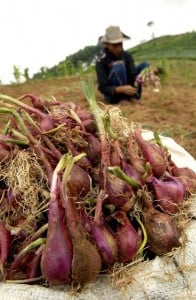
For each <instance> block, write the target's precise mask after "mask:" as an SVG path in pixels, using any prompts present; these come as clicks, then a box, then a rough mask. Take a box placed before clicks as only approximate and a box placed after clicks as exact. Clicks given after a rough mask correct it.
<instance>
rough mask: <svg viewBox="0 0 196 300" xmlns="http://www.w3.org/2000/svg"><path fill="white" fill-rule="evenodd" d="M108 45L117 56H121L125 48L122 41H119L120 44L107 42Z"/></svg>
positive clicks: (110, 50)
mask: <svg viewBox="0 0 196 300" xmlns="http://www.w3.org/2000/svg"><path fill="white" fill-rule="evenodd" d="M106 47H107V48H108V50H109V52H110V53H111V54H113V55H115V56H119V55H120V54H121V52H122V49H123V45H122V43H118V44H109V43H107V44H106Z"/></svg>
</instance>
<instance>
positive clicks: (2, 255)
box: [0, 222, 11, 268]
mask: <svg viewBox="0 0 196 300" xmlns="http://www.w3.org/2000/svg"><path fill="white" fill-rule="evenodd" d="M10 246H11V233H10V231H9V230H8V229H6V227H5V224H4V223H2V222H0V266H1V268H3V265H4V263H5V262H6V260H7V258H8V255H9V251H10Z"/></svg>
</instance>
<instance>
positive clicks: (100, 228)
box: [80, 209, 118, 266]
mask: <svg viewBox="0 0 196 300" xmlns="http://www.w3.org/2000/svg"><path fill="white" fill-rule="evenodd" d="M80 220H81V224H82V225H83V226H84V228H85V229H86V230H87V231H88V232H89V234H90V235H91V237H92V239H93V241H94V242H95V244H96V246H97V249H98V250H99V253H100V255H101V260H102V264H103V265H105V266H107V265H111V264H113V263H114V262H115V261H116V257H117V251H118V248H117V240H116V238H115V236H114V234H113V232H112V230H111V229H110V228H109V227H108V225H107V224H106V223H105V220H104V218H103V217H101V218H100V222H99V225H98V224H96V222H95V221H94V220H93V219H91V218H90V217H89V216H87V214H86V213H85V211H84V210H82V209H80Z"/></svg>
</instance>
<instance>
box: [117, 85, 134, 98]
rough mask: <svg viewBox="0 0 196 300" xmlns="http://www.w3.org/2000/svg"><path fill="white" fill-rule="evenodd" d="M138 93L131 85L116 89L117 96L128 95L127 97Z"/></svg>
mask: <svg viewBox="0 0 196 300" xmlns="http://www.w3.org/2000/svg"><path fill="white" fill-rule="evenodd" d="M136 92H137V89H136V88H134V87H132V86H131V85H123V86H117V87H116V88H115V93H117V94H121V93H122V94H126V95H130V96H131V95H134V94H135V93H136Z"/></svg>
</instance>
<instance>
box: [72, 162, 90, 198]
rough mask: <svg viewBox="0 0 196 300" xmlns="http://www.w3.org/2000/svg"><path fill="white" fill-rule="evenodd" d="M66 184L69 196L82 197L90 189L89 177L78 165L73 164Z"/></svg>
mask: <svg viewBox="0 0 196 300" xmlns="http://www.w3.org/2000/svg"><path fill="white" fill-rule="evenodd" d="M67 186H68V190H69V193H70V196H72V197H84V196H85V195H86V194H87V193H88V192H89V191H90V189H91V178H90V176H89V174H88V173H87V172H86V171H85V170H83V169H82V168H81V167H80V166H79V165H76V164H74V165H73V168H72V170H71V172H70V175H69V178H68V180H67Z"/></svg>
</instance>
